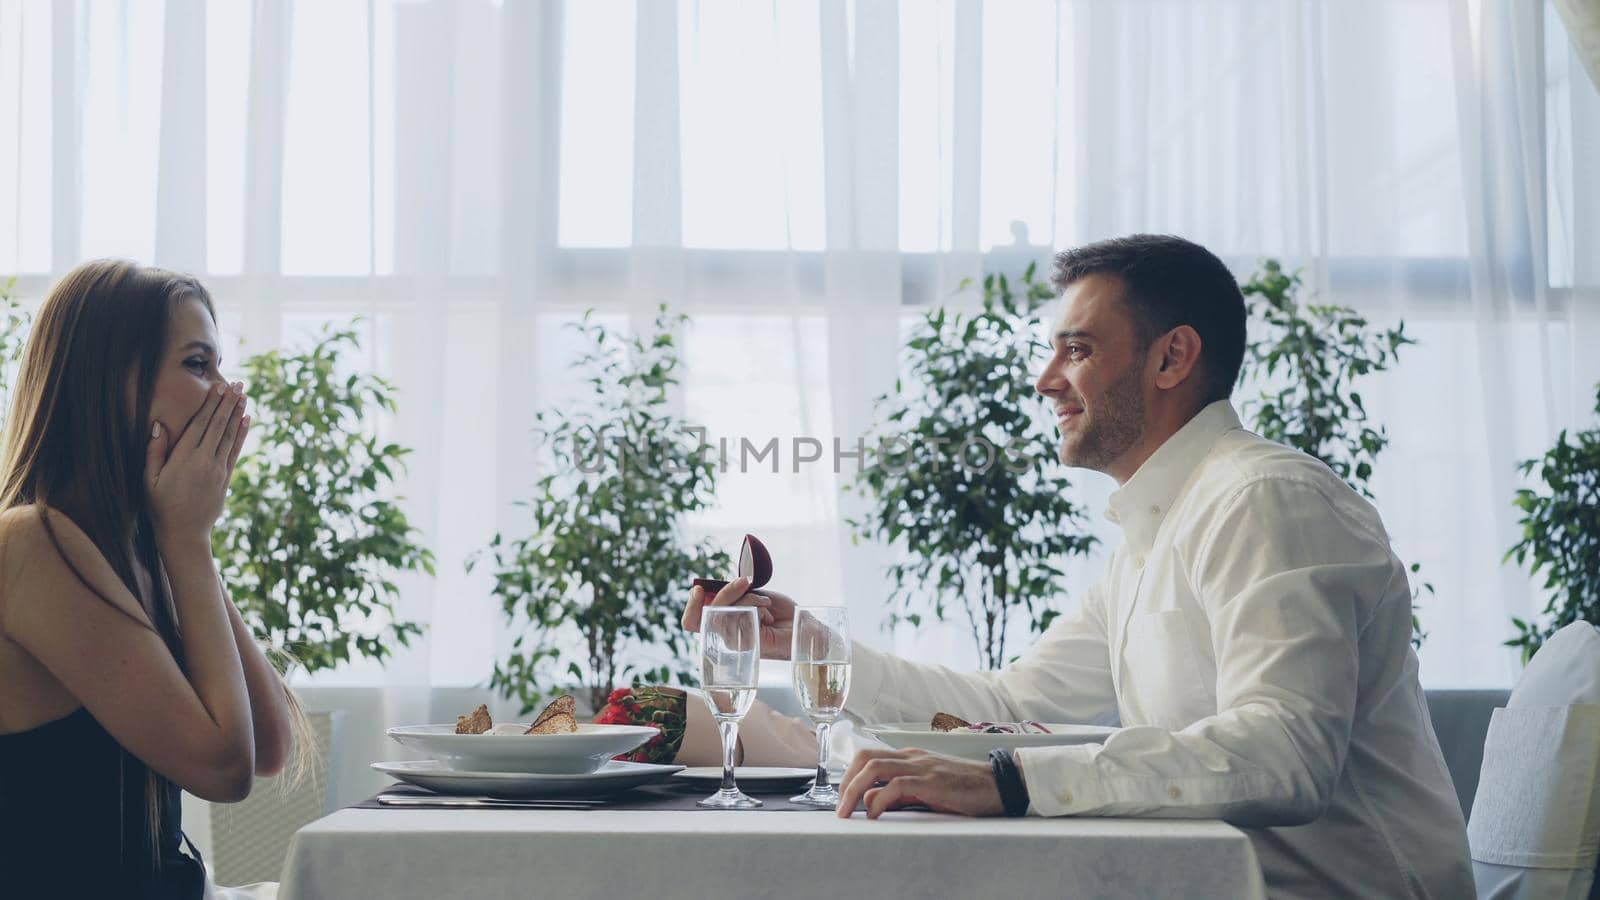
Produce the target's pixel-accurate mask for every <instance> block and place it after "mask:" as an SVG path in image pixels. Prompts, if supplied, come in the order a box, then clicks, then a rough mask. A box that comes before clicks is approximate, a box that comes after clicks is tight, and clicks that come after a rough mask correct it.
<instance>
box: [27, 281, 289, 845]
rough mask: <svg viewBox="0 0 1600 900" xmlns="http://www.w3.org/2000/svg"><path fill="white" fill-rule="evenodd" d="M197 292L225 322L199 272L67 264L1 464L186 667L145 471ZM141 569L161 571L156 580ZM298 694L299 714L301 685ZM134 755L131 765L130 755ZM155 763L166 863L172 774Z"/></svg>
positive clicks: (49, 304)
mask: <svg viewBox="0 0 1600 900" xmlns="http://www.w3.org/2000/svg"><path fill="white" fill-rule="evenodd" d="M186 299H194V300H198V301H200V303H202V304H203V305H204V306H205V308H206V311H207V312H208V313H210V314H211V317H212V319H213V321H215V319H216V311H215V308H214V307H213V306H212V303H211V296H210V294H209V293H207V292H206V289H205V288H204V287H202V286H201V284H200V282H198V281H196V280H195V279H194V278H193V277H191V276H188V275H181V274H178V273H175V272H168V271H164V270H162V269H156V268H150V267H146V266H141V265H138V264H136V263H132V262H128V261H124V260H96V261H94V262H87V263H84V264H83V265H80V266H78V267H77V268H75V269H73V270H72V271H71V272H69V273H67V275H66V276H65V277H64V278H62V279H61V281H60V282H58V283H57V284H56V286H55V287H54V288H53V289H52V290H51V291H50V295H49V296H48V297H47V298H45V301H44V305H43V306H42V307H40V309H39V314H38V316H37V317H36V319H35V320H34V323H33V330H32V332H31V333H30V334H29V336H28V343H27V347H26V349H25V350H24V351H23V355H22V363H21V369H20V371H19V372H18V376H17V381H16V387H15V389H14V392H13V395H12V402H11V414H10V417H9V418H8V419H7V421H6V433H5V457H4V459H5V461H4V469H3V470H0V510H7V509H12V508H15V507H18V506H25V505H28V504H34V505H35V508H36V509H37V510H38V513H39V517H40V521H41V522H42V523H43V524H44V526H45V530H46V532H47V533H48V534H49V536H50V539H51V541H52V542H53V543H54V544H55V547H56V550H57V551H58V552H60V553H61V557H62V559H63V560H65V561H66V563H67V565H68V566H69V567H70V568H71V569H72V571H73V572H74V574H76V575H77V576H78V578H79V580H80V581H82V582H83V583H84V584H85V585H87V586H88V587H89V589H90V590H92V591H94V592H95V593H96V594H98V595H99V596H100V598H101V599H102V600H105V601H106V602H107V603H111V600H110V598H108V597H106V596H105V595H104V594H102V593H101V592H100V591H99V590H98V589H96V588H95V587H94V585H93V584H92V583H90V581H89V580H88V579H86V578H84V577H83V574H82V572H80V571H79V570H78V568H77V566H76V565H75V564H74V563H73V561H72V559H71V557H70V556H69V555H68V554H67V553H66V552H65V551H63V550H62V548H61V542H60V541H59V539H58V538H57V536H56V532H55V529H54V528H53V527H52V525H51V522H50V518H51V515H52V514H53V513H54V512H59V513H60V514H62V515H65V516H66V517H67V518H69V519H71V520H72V522H73V523H74V524H76V525H77V526H78V527H79V528H80V529H82V530H83V532H84V533H85V534H87V535H88V536H89V539H90V540H91V541H93V542H94V545H95V548H96V549H98V550H99V551H100V554H101V555H102V556H104V557H105V559H106V561H107V562H108V563H110V565H111V568H112V570H113V571H115V572H116V574H117V577H118V578H120V579H121V580H122V583H123V584H124V585H125V586H126V587H127V588H128V590H129V592H131V593H132V594H133V596H135V597H137V598H139V602H140V604H141V605H142V606H143V607H144V609H145V612H146V613H147V614H148V615H149V617H150V622H151V623H152V624H153V626H154V628H155V631H156V632H157V634H159V635H160V636H161V639H162V641H163V642H164V643H165V644H166V646H167V648H168V649H169V650H170V651H171V652H172V655H173V658H174V659H175V660H177V663H178V666H179V668H181V669H185V671H186V670H187V667H186V666H185V662H184V654H183V644H182V640H181V634H180V631H179V629H180V623H179V621H178V616H177V612H176V609H175V608H174V606H173V602H172V594H171V591H170V590H169V587H168V584H167V579H166V574H165V569H164V567H163V566H162V564H161V555H160V553H159V552H158V550H157V547H156V542H155V527H154V522H153V521H152V519H151V515H150V498H149V496H148V491H147V488H146V485H145V477H144V472H145V459H146V453H147V448H148V445H149V442H150V426H149V422H150V402H151V396H152V394H153V393H154V392H155V383H156V377H157V375H158V374H159V370H160V366H161V364H162V356H163V353H164V351H165V349H166V340H167V327H168V324H169V322H170V320H171V318H172V310H173V308H174V307H175V306H176V305H177V304H178V303H180V302H182V301H184V300H186ZM171 437H173V438H176V437H177V435H172V436H171ZM140 568H142V569H143V571H144V572H146V573H148V575H149V579H148V581H147V582H146V583H144V584H141V582H140V579H139V577H138V574H137V573H138V570H139V569H140ZM112 606H114V607H115V606H116V604H114V603H113V604H112ZM116 608H118V609H120V607H116ZM141 624H142V623H141ZM290 702H291V707H292V713H293V714H294V715H295V716H296V717H297V719H299V718H300V711H299V708H298V705H297V704H294V703H293V695H290ZM297 724H298V722H297ZM296 730H299V729H296ZM297 743H299V742H298V741H297ZM123 760H124V765H126V760H127V755H126V754H124V755H123ZM144 768H145V772H146V778H145V796H146V820H147V823H148V826H149V832H148V837H149V842H148V847H149V849H150V850H151V854H152V855H151V864H152V866H154V865H155V864H156V862H157V859H158V856H159V853H160V847H159V838H158V836H159V834H160V822H161V819H162V816H163V812H164V808H163V807H164V806H165V804H166V803H167V793H168V787H169V782H168V781H167V780H166V779H165V778H163V777H161V776H160V775H158V774H156V772H155V771H154V770H152V769H150V768H149V767H148V766H146V767H144Z"/></svg>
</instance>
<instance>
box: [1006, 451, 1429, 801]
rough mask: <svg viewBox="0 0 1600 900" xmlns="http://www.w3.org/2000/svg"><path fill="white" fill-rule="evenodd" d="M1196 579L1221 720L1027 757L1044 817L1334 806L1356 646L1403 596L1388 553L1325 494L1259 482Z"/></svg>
mask: <svg viewBox="0 0 1600 900" xmlns="http://www.w3.org/2000/svg"><path fill="white" fill-rule="evenodd" d="M1263 522H1266V523H1270V525H1268V526H1266V527H1263V524H1262V523H1263ZM1397 573H1398V574H1397ZM1190 577H1191V579H1192V583H1193V584H1194V585H1195V587H1196V590H1197V594H1198V597H1199V599H1200V601H1201V603H1202V605H1203V606H1204V609H1205V612H1206V616H1207V618H1208V620H1209V623H1210V629H1211V640H1212V645H1213V649H1214V650H1215V653H1216V659H1217V710H1218V711H1217V714H1216V715H1213V716H1208V717H1206V718H1203V719H1200V720H1199V721H1196V722H1194V723H1193V724H1191V725H1189V726H1188V727H1187V728H1184V729H1182V730H1180V731H1167V730H1165V729H1161V728H1155V727H1133V728H1124V729H1122V730H1121V731H1119V732H1117V733H1116V734H1114V735H1112V736H1111V737H1110V738H1109V739H1108V740H1107V741H1106V742H1105V743H1104V744H1103V745H1082V746H1073V747H1048V748H1036V749H1026V750H1019V751H1018V752H1017V758H1018V760H1019V762H1020V763H1021V766H1022V770H1023V775H1024V777H1025V779H1026V781H1027V784H1028V792H1029V797H1030V800H1031V803H1032V811H1033V812H1035V813H1037V814H1041V815H1047V816H1056V815H1159V816H1163V817H1178V816H1192V817H1219V818H1223V819H1227V820H1229V821H1231V822H1235V823H1236V824H1241V825H1252V826H1273V825H1295V824H1303V823H1306V822H1310V821H1313V820H1315V819H1316V818H1317V817H1318V816H1320V815H1321V814H1322V812H1323V810H1324V809H1326V807H1327V805H1328V803H1329V802H1330V800H1331V799H1332V796H1333V793H1334V789H1335V787H1336V785H1337V784H1338V780H1339V776H1340V773H1341V771H1342V769H1343V767H1344V762H1345V756H1346V752H1347V750H1348V747H1349V740H1350V731H1351V727H1352V724H1351V723H1352V718H1353V715H1354V710H1355V704H1356V693H1357V681H1358V678H1359V674H1360V672H1359V662H1358V644H1359V641H1360V633H1361V631H1362V629H1363V627H1364V626H1365V625H1366V624H1367V623H1368V621H1370V619H1371V617H1372V615H1373V611H1374V610H1376V609H1377V608H1378V606H1379V605H1380V604H1381V603H1382V602H1383V601H1384V600H1385V598H1398V599H1399V600H1403V599H1404V598H1406V597H1407V596H1408V595H1407V594H1406V592H1405V590H1404V585H1403V584H1402V585H1400V586H1398V588H1397V586H1396V585H1394V584H1393V582H1394V579H1395V578H1396V577H1399V578H1401V579H1402V581H1403V579H1404V574H1403V570H1400V569H1399V568H1398V567H1397V566H1395V565H1394V564H1393V562H1392V559H1391V555H1390V552H1389V549H1388V545H1387V542H1386V541H1385V540H1384V539H1383V536H1382V535H1381V534H1374V533H1372V532H1371V531H1370V530H1369V529H1368V527H1367V526H1366V525H1365V524H1364V523H1361V522H1359V521H1357V520H1356V519H1355V517H1353V516H1352V515H1350V514H1348V513H1346V512H1344V511H1342V510H1341V509H1339V508H1338V506H1337V505H1335V504H1334V503H1332V502H1331V501H1330V500H1329V499H1328V498H1327V497H1325V496H1324V495H1323V493H1322V492H1321V491H1320V490H1319V489H1318V488H1317V487H1316V486H1315V485H1314V484H1312V483H1310V482H1301V481H1292V480H1279V479H1274V480H1263V481H1258V482H1253V483H1251V484H1250V485H1247V486H1246V487H1245V488H1243V489H1241V491H1240V492H1239V493H1238V494H1236V495H1235V496H1234V497H1233V498H1232V500H1231V501H1230V503H1229V504H1228V506H1227V507H1226V508H1225V510H1224V512H1223V514H1222V515H1221V516H1219V517H1218V519H1217V520H1216V521H1215V522H1214V523H1213V526H1212V527H1211V528H1210V529H1209V530H1208V532H1207V533H1206V534H1205V535H1204V536H1203V537H1202V539H1201V541H1200V542H1199V544H1198V550H1197V555H1196V557H1195V562H1194V564H1193V566H1192V569H1191V571H1190ZM1391 602H1395V601H1394V600H1393V599H1391ZM1135 615H1137V613H1135ZM1399 618H1404V617H1399ZM1399 618H1396V619H1395V621H1399ZM1407 620H1408V621H1409V619H1407ZM1402 643H1403V641H1402Z"/></svg>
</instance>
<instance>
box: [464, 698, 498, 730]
mask: <svg viewBox="0 0 1600 900" xmlns="http://www.w3.org/2000/svg"><path fill="white" fill-rule="evenodd" d="M493 727H494V720H493V719H491V718H489V705H488V704H487V703H480V704H478V708H477V709H475V710H473V711H472V715H470V716H456V734H483V733H484V732H485V731H488V730H489V729H491V728H493Z"/></svg>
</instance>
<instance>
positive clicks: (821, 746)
mask: <svg viewBox="0 0 1600 900" xmlns="http://www.w3.org/2000/svg"><path fill="white" fill-rule="evenodd" d="M832 730H833V723H832V722H829V721H828V720H826V719H824V720H823V721H821V722H818V723H817V790H819V791H825V790H827V789H828V732H830V731H832Z"/></svg>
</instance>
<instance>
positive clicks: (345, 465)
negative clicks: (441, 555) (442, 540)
mask: <svg viewBox="0 0 1600 900" xmlns="http://www.w3.org/2000/svg"><path fill="white" fill-rule="evenodd" d="M359 346H360V345H359V342H358V340H357V336H356V333H355V332H354V331H353V330H350V329H344V330H337V331H335V330H328V331H325V332H324V333H323V334H322V335H321V336H320V337H319V338H318V339H317V340H316V342H315V343H314V344H313V345H312V346H311V347H310V348H309V349H308V350H306V351H304V352H301V353H286V352H283V351H279V350H271V351H268V352H266V353H261V354H258V355H256V356H252V357H251V358H250V359H248V360H246V361H245V363H244V372H245V379H246V383H247V384H248V386H249V388H248V389H249V392H250V398H251V401H252V406H253V407H254V417H253V419H252V422H251V427H250V430H251V433H252V434H253V435H254V436H255V441H254V447H255V449H254V450H252V451H250V452H247V453H245V454H244V455H243V456H241V457H240V459H239V464H238V467H237V468H236V469H235V470H234V474H233V483H232V484H231V485H230V486H229V489H228V499H227V504H226V507H225V508H224V511H223V517H222V520H221V521H220V522H218V524H217V528H216V529H215V530H214V531H213V532H212V535H213V536H212V545H213V550H214V552H215V553H216V556H217V560H218V562H219V564H220V566H221V572H222V580H223V583H224V584H225V585H226V586H227V588H228V590H229V592H230V594H231V596H232V597H233V600H234V603H235V604H237V605H238V607H239V614H240V615H241V616H242V617H243V618H244V620H245V622H246V623H247V624H248V625H249V626H250V627H251V629H252V630H253V631H254V632H255V633H256V635H257V637H258V638H260V639H261V640H263V641H265V642H267V643H268V644H269V645H270V646H272V647H274V648H276V649H278V650H280V651H282V653H283V656H281V657H280V659H282V660H292V661H293V662H294V663H295V664H298V665H299V666H300V667H301V668H302V669H303V670H304V671H305V672H306V673H308V674H309V673H313V672H317V671H321V670H323V669H331V668H333V667H335V666H337V665H339V664H340V663H343V662H347V661H349V660H350V659H352V658H361V657H365V658H369V659H375V660H379V661H382V660H384V659H385V658H387V657H388V656H389V655H390V654H391V653H392V652H393V650H394V648H395V647H396V646H405V645H407V644H408V643H410V641H411V638H413V637H414V636H416V635H418V634H420V633H421V630H422V629H421V627H420V626H418V625H417V624H415V623H413V622H407V621H404V620H402V619H400V618H398V617H397V616H396V614H395V605H394V603H395V600H396V598H397V596H398V588H397V587H396V586H395V583H394V581H393V578H394V577H395V576H396V575H397V574H399V573H403V572H417V571H421V572H426V573H428V574H430V575H431V574H433V554H432V553H431V552H430V551H429V550H428V549H427V548H425V547H423V546H422V545H421V544H420V543H418V541H417V532H416V529H415V528H413V527H412V526H411V523H410V522H409V521H408V520H407V518H406V515H405V513H404V512H403V511H402V510H401V509H400V507H399V506H398V505H397V504H396V503H395V501H394V500H393V499H390V498H389V497H387V496H385V494H386V493H387V492H388V490H389V488H390V487H391V486H392V485H393V483H394V480H395V472H396V470H397V469H398V468H399V467H400V465H401V464H402V462H403V461H404V459H405V457H406V455H407V454H408V453H410V451H409V450H407V449H405V448H402V447H400V446H399V445H397V444H393V443H385V442H382V441H380V440H379V439H378V438H376V437H374V436H373V435H372V434H371V433H370V432H369V425H370V419H369V418H368V417H369V416H371V415H372V414H374V413H377V412H380V411H384V410H388V411H393V410H394V408H395V405H394V388H393V387H392V386H391V385H390V384H389V383H388V382H386V381H385V380H383V379H382V378H379V377H377V376H374V375H364V374H352V375H345V374H343V373H342V372H341V370H340V360H341V355H342V354H343V353H345V352H347V351H353V350H356V349H358V348H359Z"/></svg>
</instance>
